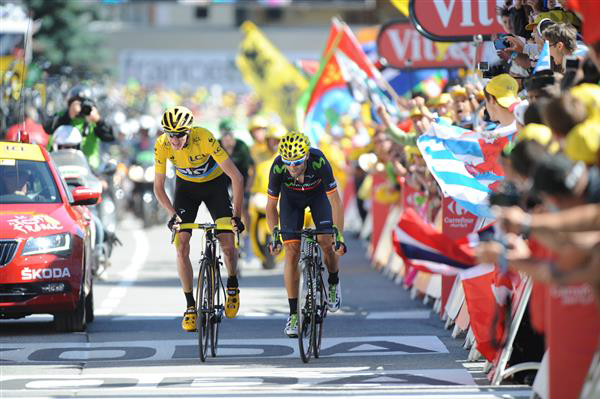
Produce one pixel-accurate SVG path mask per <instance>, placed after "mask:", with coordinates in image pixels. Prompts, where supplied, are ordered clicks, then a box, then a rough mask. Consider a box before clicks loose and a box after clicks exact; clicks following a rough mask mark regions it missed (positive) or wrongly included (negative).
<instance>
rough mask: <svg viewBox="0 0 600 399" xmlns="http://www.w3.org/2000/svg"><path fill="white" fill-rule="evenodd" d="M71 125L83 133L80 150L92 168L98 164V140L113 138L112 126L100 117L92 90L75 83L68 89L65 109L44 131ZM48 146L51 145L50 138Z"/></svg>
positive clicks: (51, 131) (50, 131) (110, 139)
mask: <svg viewBox="0 0 600 399" xmlns="http://www.w3.org/2000/svg"><path fill="white" fill-rule="evenodd" d="M62 125H71V126H74V127H76V128H77V129H78V130H79V131H80V132H81V134H82V135H83V142H82V144H81V150H82V151H83V153H84V154H85V156H86V157H87V159H88V162H89V163H90V166H91V167H92V168H93V169H96V168H98V167H99V166H100V141H105V142H111V141H114V140H115V136H114V133H113V129H112V127H111V126H110V125H109V124H108V123H106V122H105V121H104V120H103V119H102V118H101V117H100V113H99V112H98V109H97V108H96V104H95V103H94V101H93V99H92V90H91V89H90V88H89V87H87V86H83V85H77V86H74V87H73V88H71V90H69V93H68V95H67V109H66V110H64V111H62V112H59V113H57V114H56V115H55V116H54V118H52V120H51V121H50V123H49V124H48V125H47V129H46V131H48V132H49V133H50V134H52V133H53V132H54V131H55V130H56V129H57V128H58V127H59V126H62ZM48 145H49V146H51V145H52V139H51V140H50V143H49V144H48Z"/></svg>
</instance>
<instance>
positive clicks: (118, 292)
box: [95, 229, 150, 316]
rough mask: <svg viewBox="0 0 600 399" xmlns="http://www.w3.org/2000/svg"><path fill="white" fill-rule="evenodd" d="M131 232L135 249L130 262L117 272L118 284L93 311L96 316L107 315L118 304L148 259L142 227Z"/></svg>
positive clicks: (148, 247) (146, 240)
mask: <svg viewBox="0 0 600 399" xmlns="http://www.w3.org/2000/svg"><path fill="white" fill-rule="evenodd" d="M132 234H133V238H134V241H135V249H134V251H133V254H132V256H131V264H130V265H129V266H128V267H127V268H126V269H125V270H123V271H122V272H121V273H119V275H118V276H119V279H120V280H121V281H120V282H119V285H117V286H116V287H114V288H112V289H111V290H110V291H109V292H108V295H107V296H106V298H105V299H104V301H102V303H101V304H100V306H99V308H98V309H97V310H96V311H95V314H96V315H97V316H102V315H109V314H111V313H112V312H113V311H114V310H115V309H116V308H117V307H118V306H119V304H120V303H121V300H122V299H123V297H125V295H126V294H127V289H128V288H129V287H130V286H132V285H133V284H134V282H135V280H137V277H138V274H139V273H140V271H141V270H142V266H144V264H145V263H146V260H147V259H148V252H149V249H150V246H149V245H148V238H147V237H146V233H145V232H144V230H142V229H135V230H132Z"/></svg>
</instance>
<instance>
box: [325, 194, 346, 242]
mask: <svg viewBox="0 0 600 399" xmlns="http://www.w3.org/2000/svg"><path fill="white" fill-rule="evenodd" d="M327 199H329V203H330V204H331V213H332V216H333V224H334V225H336V227H337V228H338V230H339V231H340V232H342V231H344V206H343V204H342V199H341V198H340V194H339V193H338V190H333V191H330V192H328V193H327Z"/></svg>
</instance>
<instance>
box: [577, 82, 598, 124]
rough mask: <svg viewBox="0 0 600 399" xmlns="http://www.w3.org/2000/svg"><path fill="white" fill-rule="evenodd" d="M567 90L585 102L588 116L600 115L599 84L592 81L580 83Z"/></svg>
mask: <svg viewBox="0 0 600 399" xmlns="http://www.w3.org/2000/svg"><path fill="white" fill-rule="evenodd" d="M569 91H570V92H571V94H572V95H573V96H574V97H576V98H577V99H578V100H580V101H581V102H583V103H584V104H585V109H586V111H587V115H588V118H593V117H597V116H599V115H600V86H598V85H596V84H592V83H582V84H580V85H578V86H575V87H573V88H571V89H570V90H569Z"/></svg>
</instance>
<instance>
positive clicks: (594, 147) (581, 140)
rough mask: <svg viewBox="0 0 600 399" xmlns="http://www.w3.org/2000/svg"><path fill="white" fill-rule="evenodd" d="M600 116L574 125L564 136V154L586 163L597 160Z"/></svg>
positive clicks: (592, 162)
mask: <svg viewBox="0 0 600 399" xmlns="http://www.w3.org/2000/svg"><path fill="white" fill-rule="evenodd" d="M599 149H600V118H592V119H588V120H586V121H585V122H583V123H580V124H579V125H577V126H575V127H574V128H573V129H571V131H570V132H569V134H567V137H566V138H565V155H566V156H568V157H569V158H570V159H572V160H573V161H583V162H585V163H586V164H588V165H593V164H595V163H597V162H598V150H599Z"/></svg>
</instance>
